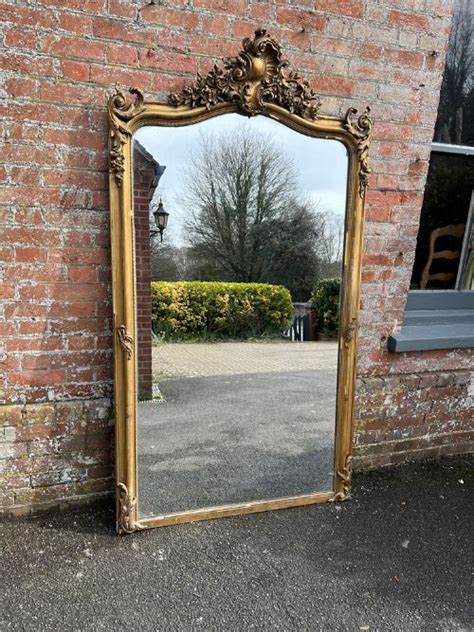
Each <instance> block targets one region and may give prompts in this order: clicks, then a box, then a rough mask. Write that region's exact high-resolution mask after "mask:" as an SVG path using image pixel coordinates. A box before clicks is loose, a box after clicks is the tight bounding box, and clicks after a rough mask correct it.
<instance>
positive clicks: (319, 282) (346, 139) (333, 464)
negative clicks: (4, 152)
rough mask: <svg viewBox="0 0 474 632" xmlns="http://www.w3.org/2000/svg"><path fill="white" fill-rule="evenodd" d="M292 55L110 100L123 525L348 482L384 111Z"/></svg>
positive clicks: (252, 60) (272, 500)
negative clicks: (176, 88) (296, 64)
mask: <svg viewBox="0 0 474 632" xmlns="http://www.w3.org/2000/svg"><path fill="white" fill-rule="evenodd" d="M286 67H287V62H285V61H283V60H282V57H281V50H280V46H279V44H278V43H277V42H276V41H275V40H274V39H273V38H272V37H270V36H269V35H268V34H267V33H266V32H265V30H264V29H260V30H258V31H256V33H255V37H254V39H252V40H250V39H245V40H244V42H243V51H242V52H241V53H240V54H239V56H238V57H235V58H231V59H227V60H225V62H224V63H223V65H222V66H220V65H215V66H214V67H213V68H212V69H211V70H210V72H209V73H208V74H207V76H201V75H198V77H197V79H196V81H195V82H194V84H193V85H192V86H188V87H184V88H183V89H182V91H181V92H179V93H176V94H171V95H170V96H169V99H168V102H167V103H154V102H147V101H146V100H144V97H143V95H142V93H141V92H140V90H138V89H137V88H132V89H130V93H129V94H128V95H125V94H123V93H121V92H117V94H115V95H113V96H112V97H111V98H110V100H109V105H108V107H109V116H110V205H111V234H112V272H113V306H114V327H115V341H114V350H115V414H116V418H115V419H116V481H117V531H118V532H119V533H131V532H133V531H136V530H139V529H144V528H149V527H157V526H164V525H170V524H177V523H183V522H190V521H195V520H204V519H209V518H215V517H224V516H231V515H237V514H244V513H251V512H257V511H264V510H270V509H283V508H287V507H295V506H299V505H309V504H314V503H319V502H325V501H342V500H346V499H347V498H348V497H349V493H350V485H351V442H352V409H353V395H354V380H355V363H356V342H357V322H358V321H357V319H358V308H359V287H360V269H361V246H362V231H363V212H364V197H365V191H366V187H367V177H368V173H369V169H368V165H367V152H368V146H369V141H370V134H371V127H372V123H371V120H370V118H369V115H368V110H367V111H366V112H364V113H362V114H361V115H358V114H357V111H356V110H355V109H354V108H351V109H349V110H348V112H347V114H346V115H345V117H343V118H340V119H339V118H335V117H331V116H324V115H323V114H321V112H320V109H321V103H320V100H319V98H318V97H317V95H316V94H315V93H314V92H313V90H312V89H311V88H310V87H309V85H308V83H307V82H306V81H304V80H302V79H301V78H300V77H299V76H298V75H297V74H296V73H294V72H291V71H288V70H287V69H286Z"/></svg>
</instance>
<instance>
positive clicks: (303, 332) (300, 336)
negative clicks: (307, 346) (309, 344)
mask: <svg viewBox="0 0 474 632" xmlns="http://www.w3.org/2000/svg"><path fill="white" fill-rule="evenodd" d="M309 329H310V319H309V316H308V314H306V315H305V316H295V317H294V318H293V323H292V324H291V325H290V327H289V329H288V331H287V332H286V335H287V336H288V338H290V340H291V341H292V342H304V341H305V340H311V333H310V331H309Z"/></svg>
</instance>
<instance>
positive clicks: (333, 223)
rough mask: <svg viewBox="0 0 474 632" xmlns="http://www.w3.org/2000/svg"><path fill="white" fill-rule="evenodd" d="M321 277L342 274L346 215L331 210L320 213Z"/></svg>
mask: <svg viewBox="0 0 474 632" xmlns="http://www.w3.org/2000/svg"><path fill="white" fill-rule="evenodd" d="M318 223H319V226H318V254H319V259H320V278H321V279H329V278H335V277H340V276H341V268H342V255H343V247H344V217H343V216H342V215H336V214H335V213H330V212H329V211H324V212H321V213H318Z"/></svg>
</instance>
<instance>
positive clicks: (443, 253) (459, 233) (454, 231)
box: [420, 224, 466, 290]
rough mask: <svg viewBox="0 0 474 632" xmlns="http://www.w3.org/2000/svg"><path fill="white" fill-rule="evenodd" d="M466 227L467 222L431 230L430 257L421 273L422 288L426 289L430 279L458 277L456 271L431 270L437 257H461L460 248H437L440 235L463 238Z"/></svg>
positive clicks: (439, 279)
mask: <svg viewBox="0 0 474 632" xmlns="http://www.w3.org/2000/svg"><path fill="white" fill-rule="evenodd" d="M465 228H466V225H465V224H451V225H450V226H442V227H441V228H435V230H433V231H431V233H430V248H429V257H428V260H427V262H426V265H425V267H424V268H423V272H422V274H421V280H420V289H422V290H424V289H425V288H426V286H427V285H428V283H429V282H430V281H452V280H455V279H456V272H436V273H434V274H430V271H431V266H432V265H433V261H435V260H437V259H446V260H452V259H459V255H460V250H436V242H437V240H438V239H439V238H440V237H454V238H456V239H462V238H463V235H464V230H465ZM460 245H461V244H460Z"/></svg>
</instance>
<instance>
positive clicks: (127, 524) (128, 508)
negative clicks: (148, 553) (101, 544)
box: [117, 483, 142, 533]
mask: <svg viewBox="0 0 474 632" xmlns="http://www.w3.org/2000/svg"><path fill="white" fill-rule="evenodd" d="M117 490H118V502H119V514H118V528H119V533H133V532H134V531H139V530H141V529H142V527H141V525H140V524H139V523H138V522H135V520H134V513H135V509H136V506H137V499H136V498H135V497H131V496H130V494H129V493H128V489H127V486H126V485H125V483H117Z"/></svg>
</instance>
